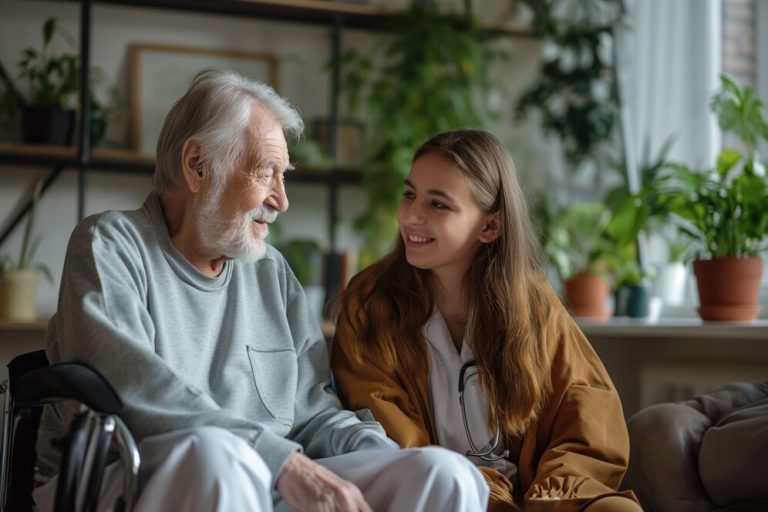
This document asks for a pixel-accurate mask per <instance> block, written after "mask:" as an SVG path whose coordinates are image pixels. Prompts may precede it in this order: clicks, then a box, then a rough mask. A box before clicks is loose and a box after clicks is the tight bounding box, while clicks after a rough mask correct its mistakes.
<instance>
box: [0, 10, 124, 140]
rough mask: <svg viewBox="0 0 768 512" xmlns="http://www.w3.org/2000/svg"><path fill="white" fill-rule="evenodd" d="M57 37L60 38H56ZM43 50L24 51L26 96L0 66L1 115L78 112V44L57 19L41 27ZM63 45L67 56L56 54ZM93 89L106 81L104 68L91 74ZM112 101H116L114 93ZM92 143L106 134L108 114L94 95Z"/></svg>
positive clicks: (21, 72)
mask: <svg viewBox="0 0 768 512" xmlns="http://www.w3.org/2000/svg"><path fill="white" fill-rule="evenodd" d="M57 36H58V37H57ZM42 37H43V43H42V46H41V47H40V48H39V49H38V48H32V47H29V48H25V49H24V51H23V52H22V57H21V59H20V60H19V62H18V68H19V73H18V80H19V81H20V83H22V84H24V85H25V86H26V87H25V90H26V93H25V92H22V89H21V88H20V87H19V86H18V85H17V83H16V82H15V81H14V80H13V79H12V78H11V77H10V76H9V75H8V73H7V71H6V70H5V68H4V67H3V66H0V87H1V89H2V90H1V91H0V113H3V114H5V115H8V116H11V115H14V114H15V113H16V112H17V111H20V110H23V109H24V108H27V107H57V108H61V109H64V110H76V109H77V108H78V106H79V105H78V102H79V96H78V95H79V92H80V61H79V55H78V54H77V48H78V46H77V42H76V41H75V39H74V37H72V35H71V34H70V33H69V32H68V31H67V30H66V29H65V28H64V27H62V26H61V25H59V24H58V22H57V21H56V18H48V19H46V20H45V22H44V23H43V27H42ZM56 40H61V41H63V42H64V43H65V44H66V45H67V46H68V47H69V48H70V51H68V52H61V53H55V52H54V51H53V49H52V44H53V43H54V41H56ZM91 75H92V78H91V89H92V90H93V89H95V88H96V87H97V86H98V85H99V84H101V83H103V82H104V81H105V77H104V72H103V71H102V70H101V68H98V67H94V68H93V69H92V70H91ZM112 99H113V100H116V98H115V94H114V93H112ZM90 105H91V139H92V141H94V142H95V141H97V140H100V139H101V137H102V136H103V135H104V131H105V130H106V124H107V117H108V116H113V115H115V114H116V113H115V112H108V111H107V109H106V108H105V107H104V106H103V105H102V103H101V102H100V101H99V100H97V99H96V98H95V97H94V95H93V94H91V104H90Z"/></svg>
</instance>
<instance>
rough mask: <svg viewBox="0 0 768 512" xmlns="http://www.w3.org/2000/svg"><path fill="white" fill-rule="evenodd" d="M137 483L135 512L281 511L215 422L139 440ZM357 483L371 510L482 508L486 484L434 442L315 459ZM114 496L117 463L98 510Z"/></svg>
mask: <svg viewBox="0 0 768 512" xmlns="http://www.w3.org/2000/svg"><path fill="white" fill-rule="evenodd" d="M139 452H140V454H141V476H142V479H143V488H142V492H141V495H140V496H139V499H138V501H137V503H136V507H135V510H137V511H157V510H184V511H189V512H192V511H201V512H202V511H206V512H210V511H235V510H237V511H240V510H243V511H246V510H247V511H263V512H268V511H271V510H277V511H284V510H290V508H289V507H288V506H287V505H286V504H285V503H284V502H283V501H282V500H278V501H277V502H276V503H275V504H274V505H273V503H272V488H271V482H272V475H271V474H270V471H269V469H267V466H266V465H265V464H264V462H263V461H262V459H261V457H259V455H258V454H257V453H256V451H255V450H253V449H252V448H251V447H250V446H248V444H247V443H246V442H245V441H243V440H242V439H241V438H239V437H237V436H235V435H233V434H230V433H229V432H227V431H226V430H223V429H220V428H217V427H202V428H195V429H190V430H184V431H178V432H171V433H167V434H162V435H159V436H153V437H149V438H146V439H144V440H143V441H142V442H141V443H140V444H139ZM316 462H317V463H319V464H322V465H323V466H325V467H327V468H328V469H330V470H331V471H333V472H334V473H336V474H338V475H339V476H341V477H342V478H344V479H346V480H349V481H350V482H352V483H354V484H355V485H357V487H358V488H360V490H361V491H362V493H363V495H364V496H365V499H366V501H367V502H368V504H369V505H370V506H371V508H373V509H374V510H375V511H377V512H378V511H390V510H391V511H404V510H407V511H437V510H439V511H456V512H459V511H462V512H463V511H484V510H485V508H486V504H487V502H488V487H487V486H486V484H485V481H484V480H483V477H482V475H481V474H480V472H479V471H478V470H477V468H475V466H474V465H473V464H472V463H471V462H470V461H469V460H467V459H466V458H465V457H463V456H461V455H459V454H457V453H454V452H452V451H450V450H446V449H443V448H439V447H427V448H410V449H405V450H397V449H392V450H363V451H358V452H353V453H348V454H344V455H338V456H336V457H329V458H327V459H317V460H316ZM55 491H56V479H53V480H51V481H50V482H48V483H47V484H45V485H43V486H42V487H40V488H38V489H37V490H36V491H35V494H34V498H35V502H36V503H37V505H38V507H39V508H40V511H41V512H45V511H49V510H52V509H53V499H54V493H55ZM121 493H122V467H120V466H119V464H113V465H112V466H110V467H109V468H107V471H106V473H105V475H104V482H103V485H102V492H101V497H100V499H99V510H111V509H112V507H113V506H114V503H115V500H116V498H117V497H118V496H119V495H120V494H121Z"/></svg>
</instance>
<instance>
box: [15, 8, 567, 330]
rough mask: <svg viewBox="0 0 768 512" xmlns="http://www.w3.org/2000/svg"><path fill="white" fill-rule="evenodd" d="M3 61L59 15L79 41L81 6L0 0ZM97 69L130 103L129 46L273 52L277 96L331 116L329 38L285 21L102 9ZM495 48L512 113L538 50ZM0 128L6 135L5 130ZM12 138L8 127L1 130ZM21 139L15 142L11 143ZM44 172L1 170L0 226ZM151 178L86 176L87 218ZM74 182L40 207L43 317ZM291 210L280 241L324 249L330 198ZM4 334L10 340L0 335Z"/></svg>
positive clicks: (342, 232)
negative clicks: (313, 241)
mask: <svg viewBox="0 0 768 512" xmlns="http://www.w3.org/2000/svg"><path fill="white" fill-rule="evenodd" d="M0 13H1V14H0V61H2V62H3V64H4V65H5V67H6V69H8V71H9V72H10V73H12V74H15V65H16V62H17V61H18V60H19V57H20V55H21V52H22V49H23V48H25V47H27V46H38V45H39V44H40V35H39V34H40V30H41V25H42V21H43V20H44V19H45V18H46V17H48V16H55V17H57V18H58V19H59V21H60V23H62V24H63V25H64V26H65V27H66V28H67V29H68V30H69V31H70V32H72V33H73V34H74V35H75V36H77V34H78V20H79V7H78V5H77V4H74V3H68V2H46V1H28V0H0ZM92 19H93V30H92V36H91V38H92V41H93V44H92V56H91V59H92V63H93V64H94V65H96V66H99V67H101V68H102V69H103V70H104V72H105V74H106V76H107V77H108V82H109V84H110V85H113V86H115V87H116V88H117V91H118V93H119V95H120V96H121V97H122V98H128V84H129V81H130V80H129V78H130V77H129V74H128V50H127V48H128V45H129V44H130V43H134V42H143V43H160V44H173V45H180V46H192V47H203V48H219V49H237V50H244V51H253V52H268V53H272V54H274V55H275V56H277V58H278V59H279V81H278V83H279V84H280V92H281V93H282V94H283V95H285V96H286V97H287V98H288V99H289V100H290V101H291V102H292V103H293V104H294V105H295V106H296V107H297V108H298V110H299V111H300V112H301V114H302V116H303V117H304V118H305V119H311V118H312V117H315V116H323V115H327V113H328V108H329V107H328V104H329V101H328V100H329V95H330V89H329V81H328V79H327V74H326V72H325V71H324V70H323V66H324V64H325V62H327V60H328V56H329V30H328V29H327V28H325V27H323V26H315V25H300V24H291V23H283V22H265V21H260V20H256V19H252V18H236V17H225V16H213V15H203V14H193V13H185V12H170V11H163V10H153V9H139V8H130V7H116V6H109V5H96V6H95V7H94V8H93V13H92ZM378 37H380V36H379V35H375V36H374V35H371V34H367V33H364V32H361V31H346V32H344V36H343V43H344V45H349V46H355V47H358V48H361V47H362V48H365V47H366V45H367V46H368V47H371V45H374V44H376V42H377V41H378ZM498 44H499V45H500V46H502V47H504V48H505V49H506V50H507V51H508V53H509V59H508V61H507V62H506V63H505V64H504V65H502V66H499V67H498V68H497V69H496V70H495V74H496V76H497V77H498V78H499V81H500V83H501V86H500V89H501V90H502V92H500V94H499V95H498V98H499V101H501V102H502V106H503V107H504V108H505V109H507V110H510V109H511V108H512V100H511V98H514V97H515V95H516V94H517V93H518V92H519V91H520V90H521V88H522V87H523V86H524V84H525V83H526V82H527V81H528V80H530V79H531V78H532V76H533V70H534V69H535V67H536V65H537V61H538V44H537V42H536V41H535V40H533V39H514V40H512V39H503V40H499V42H498ZM511 119H512V117H511V115H505V116H503V119H502V121H501V122H500V123H498V124H497V125H496V126H495V127H494V130H495V131H496V132H497V133H498V134H499V135H500V136H501V137H502V138H503V139H504V140H505V141H506V142H509V143H510V147H511V148H512V150H513V151H514V152H515V153H519V158H518V160H519V161H518V163H519V167H520V168H521V172H523V173H524V174H525V175H526V176H527V178H526V180H525V181H526V182H529V183H541V184H543V183H546V182H547V181H548V180H549V178H548V176H549V173H550V171H549V169H552V168H555V167H556V165H552V160H553V158H554V159H555V160H556V155H554V152H553V151H552V150H551V149H548V145H547V142H546V141H544V140H543V139H541V138H540V137H539V136H538V135H537V133H538V130H536V129H532V128H531V123H532V121H531V122H529V123H526V124H521V125H517V124H515V123H512V122H511ZM1 131H2V127H0V132H1ZM127 134H128V120H127V119H126V120H125V121H124V122H123V123H121V124H118V125H113V126H111V127H110V128H109V131H108V134H107V137H108V142H110V143H111V145H112V146H114V145H118V146H119V145H122V146H125V144H126V143H127ZM1 135H2V133H0V140H8V138H9V127H8V126H7V125H6V126H5V136H1ZM15 136H16V137H18V135H17V134H16V135H15ZM47 171H48V169H44V168H42V169H37V168H30V167H25V166H14V165H8V164H0V222H5V220H6V219H7V218H8V217H9V215H10V212H12V211H13V210H14V207H15V205H16V203H17V201H18V198H19V196H20V195H21V194H22V193H23V191H24V190H26V189H27V188H28V187H29V184H30V183H32V182H33V180H34V177H35V176H37V175H38V174H41V173H45V172H47ZM148 183H149V178H148V176H144V175H141V176H138V175H123V174H119V173H101V172H99V173H96V172H90V173H88V191H87V196H86V201H85V205H86V213H87V214H90V213H95V212H99V211H103V210H106V209H121V208H122V209H125V208H136V207H138V206H139V205H140V204H141V203H142V201H143V199H144V197H145V196H146V194H147V192H148V190H149V188H148ZM76 187H77V179H76V173H75V172H74V171H67V172H65V173H64V174H63V175H62V177H61V178H60V179H59V180H58V181H57V182H56V183H55V184H54V185H53V186H52V188H51V189H50V190H49V192H48V193H47V194H46V195H45V197H44V198H43V200H42V201H41V203H40V205H39V215H38V217H37V229H38V231H39V232H40V233H41V234H42V235H43V238H42V243H41V246H40V251H39V259H41V260H42V262H43V263H45V264H46V265H48V266H49V267H50V268H51V271H52V273H53V275H54V278H55V279H54V281H55V282H54V283H52V284H48V283H44V284H43V285H41V294H40V299H39V311H40V314H41V316H48V315H50V314H51V313H52V312H53V311H54V310H55V308H56V293H57V286H58V279H59V276H60V269H61V266H62V263H63V258H64V250H65V247H66V242H67V239H68V236H69V233H70V232H71V230H72V228H73V227H74V225H75V223H76V220H77V219H76V216H77V212H76V208H77V206H76V197H77V196H76V190H77V188H76ZM288 194H289V198H290V201H291V208H290V210H289V211H288V212H286V213H285V214H284V215H283V216H282V218H283V220H282V221H281V225H282V228H283V235H284V237H286V238H289V237H293V236H310V237H318V236H319V237H321V239H320V242H321V243H323V244H327V232H328V226H327V222H326V220H327V219H326V214H325V212H326V209H327V201H328V198H327V193H326V190H325V189H324V188H322V187H315V186H308V185H295V184H290V182H289V184H288ZM365 202H366V198H365V196H364V194H363V193H362V192H361V191H360V189H359V188H357V187H351V186H344V187H342V190H341V193H340V198H339V204H340V214H341V219H342V222H341V225H340V226H339V230H338V232H337V233H338V245H339V246H340V247H341V248H345V247H354V246H356V245H357V237H356V236H355V234H354V232H353V229H352V226H351V222H352V219H354V217H355V216H356V214H357V213H358V212H360V211H362V209H363V208H364V207H365ZM20 236H21V230H20V229H17V230H16V231H15V232H14V234H13V235H12V237H11V239H10V240H8V241H7V242H6V243H5V244H4V246H3V247H2V248H1V249H0V250H2V251H3V252H6V251H7V252H9V253H11V254H14V255H15V254H16V253H17V252H18V244H19V240H20ZM0 336H4V334H2V333H0Z"/></svg>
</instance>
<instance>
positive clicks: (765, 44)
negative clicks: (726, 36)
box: [755, 0, 768, 156]
mask: <svg viewBox="0 0 768 512" xmlns="http://www.w3.org/2000/svg"><path fill="white" fill-rule="evenodd" d="M755 11H756V14H757V23H755V33H756V34H757V44H756V45H755V50H756V51H757V95H758V97H759V98H760V99H762V100H763V102H767V103H768V0H757V2H755ZM766 107H768V105H766ZM760 153H761V154H762V155H764V156H765V155H768V144H766V143H763V144H762V145H761V146H760Z"/></svg>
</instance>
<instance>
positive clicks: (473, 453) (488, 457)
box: [459, 359, 509, 462]
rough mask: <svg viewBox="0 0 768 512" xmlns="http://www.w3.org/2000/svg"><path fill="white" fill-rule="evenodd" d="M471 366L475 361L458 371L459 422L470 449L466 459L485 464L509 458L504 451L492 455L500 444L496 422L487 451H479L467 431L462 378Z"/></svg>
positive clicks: (464, 365)
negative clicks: (494, 432) (478, 460)
mask: <svg viewBox="0 0 768 512" xmlns="http://www.w3.org/2000/svg"><path fill="white" fill-rule="evenodd" d="M472 366H477V363H476V362H475V360H474V359H473V360H471V361H467V362H466V363H464V364H463V365H462V366H461V370H459V406H460V407H461V421H462V423H464V433H465V434H466V436H467V442H468V443H469V447H470V449H469V450H467V452H466V453H465V455H466V456H467V457H479V458H480V459H482V460H484V461H486V462H493V461H496V460H500V459H503V458H505V457H508V456H509V450H504V451H502V452H501V453H498V454H496V453H493V452H494V451H495V450H496V449H497V448H498V447H499V443H500V442H501V427H500V425H499V423H498V422H496V435H494V437H493V440H492V441H491V442H490V445H491V446H490V448H488V449H487V450H484V451H481V450H479V449H478V448H477V446H475V442H474V440H473V439H472V434H471V433H470V431H469V422H468V421H467V410H466V407H465V405H464V377H465V375H466V373H467V370H468V369H469V368H471V367H472Z"/></svg>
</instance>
